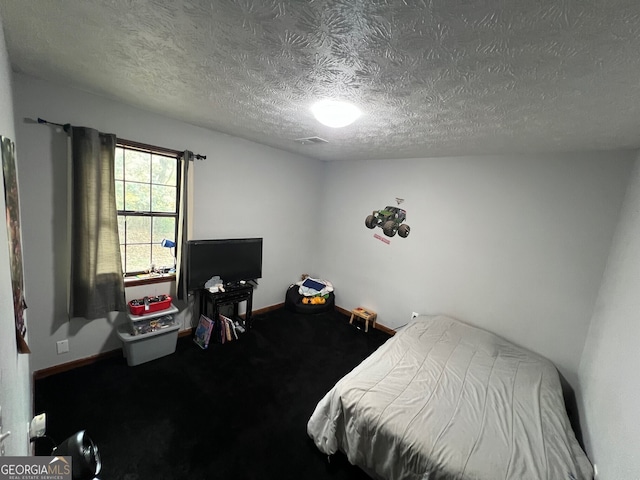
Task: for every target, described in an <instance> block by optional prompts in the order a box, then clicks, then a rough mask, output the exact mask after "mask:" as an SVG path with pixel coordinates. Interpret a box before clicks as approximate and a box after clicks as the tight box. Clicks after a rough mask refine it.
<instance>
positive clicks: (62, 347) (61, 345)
mask: <svg viewBox="0 0 640 480" xmlns="http://www.w3.org/2000/svg"><path fill="white" fill-rule="evenodd" d="M56 349H57V350H58V355H60V354H61V353H67V352H68V351H69V340H60V341H59V342H56Z"/></svg>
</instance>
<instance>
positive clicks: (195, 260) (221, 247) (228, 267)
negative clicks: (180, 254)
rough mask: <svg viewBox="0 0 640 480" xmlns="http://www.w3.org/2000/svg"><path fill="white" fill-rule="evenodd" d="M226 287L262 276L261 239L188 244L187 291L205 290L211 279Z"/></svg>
mask: <svg viewBox="0 0 640 480" xmlns="http://www.w3.org/2000/svg"><path fill="white" fill-rule="evenodd" d="M215 275H217V276H219V277H220V278H221V279H222V281H223V282H224V283H225V284H226V285H229V284H234V283H237V282H239V281H241V280H245V281H248V280H255V279H257V278H261V277H262V238H227V239H220V240H190V241H188V242H187V288H188V289H189V290H190V291H194V290H198V289H201V288H204V284H205V283H206V282H207V280H209V279H210V278H211V277H213V276H215Z"/></svg>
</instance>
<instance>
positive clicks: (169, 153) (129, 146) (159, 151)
mask: <svg viewBox="0 0 640 480" xmlns="http://www.w3.org/2000/svg"><path fill="white" fill-rule="evenodd" d="M116 148H122V149H124V150H125V151H126V150H133V151H138V152H143V153H149V154H151V155H156V156H163V157H168V158H173V159H174V160H175V162H176V186H175V187H176V199H175V205H176V209H175V212H154V211H152V210H148V211H147V210H119V209H117V207H116V211H117V215H118V218H120V217H121V216H124V217H149V218H175V232H174V239H175V240H174V241H175V242H176V244H178V242H179V239H178V232H179V225H178V222H179V219H180V212H179V209H180V198H181V195H182V193H183V192H182V168H180V167H181V164H180V162H181V160H182V156H183V152H181V151H178V150H171V149H167V148H163V147H158V146H156V145H149V144H145V143H140V142H136V141H132V140H126V139H123V138H117V139H116ZM125 158H126V157H125ZM125 163H126V160H125ZM117 181H120V179H115V178H114V182H117ZM122 181H123V182H125V185H126V180H124V179H122ZM140 183H142V184H148V185H149V187H150V188H151V187H152V185H154V183H153V182H152V181H151V179H150V181H149V182H140ZM150 208H151V205H150ZM150 234H151V235H152V234H153V232H150ZM124 240H125V241H124V243H120V245H124V246H125V248H124V250H125V253H124V255H125V256H126V246H127V245H128V243H127V241H126V233H125V239H124ZM149 240H150V241H149V245H151V246H153V244H154V243H153V242H152V241H151V240H152V237H151V236H150V238H149ZM174 255H175V253H174ZM122 263H123V266H124V265H126V257H125V258H123V259H122ZM144 273H149V272H148V271H146V270H140V271H130V272H127V271H125V269H124V268H123V274H124V278H125V280H129V281H128V282H127V284H129V283H130V281H131V280H133V279H139V277H138V275H141V274H144ZM167 276H169V277H175V273H173V274H168V275H166V274H165V275H164V276H162V277H151V279H153V280H161V279H164V280H166V278H167Z"/></svg>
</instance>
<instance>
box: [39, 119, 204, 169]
mask: <svg viewBox="0 0 640 480" xmlns="http://www.w3.org/2000/svg"><path fill="white" fill-rule="evenodd" d="M38 123H39V124H42V125H55V126H56V127H62V129H63V130H64V131H65V132H67V133H71V124H70V123H65V124H62V123H55V122H49V121H48V120H45V119H44V118H40V117H38ZM116 138H117V137H116ZM120 140H122V141H124V142H126V143H130V144H134V145H136V146H139V147H142V148H146V149H147V150H153V149H154V148H156V149H157V148H158V147H155V146H153V145H148V144H146V143H140V142H133V141H131V140H125V139H123V138H121V139H120ZM163 150H166V151H172V152H176V153H177V154H179V155H182V153H183V152H180V151H178V150H173V149H169V148H163ZM192 155H193V158H195V159H196V160H206V159H207V156H206V155H200V154H199V153H192Z"/></svg>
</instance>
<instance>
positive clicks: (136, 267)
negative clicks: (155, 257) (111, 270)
mask: <svg viewBox="0 0 640 480" xmlns="http://www.w3.org/2000/svg"><path fill="white" fill-rule="evenodd" d="M126 249H127V265H126V268H125V271H127V272H142V271H145V270H148V269H149V267H150V266H151V245H149V244H147V245H127V246H126Z"/></svg>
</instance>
